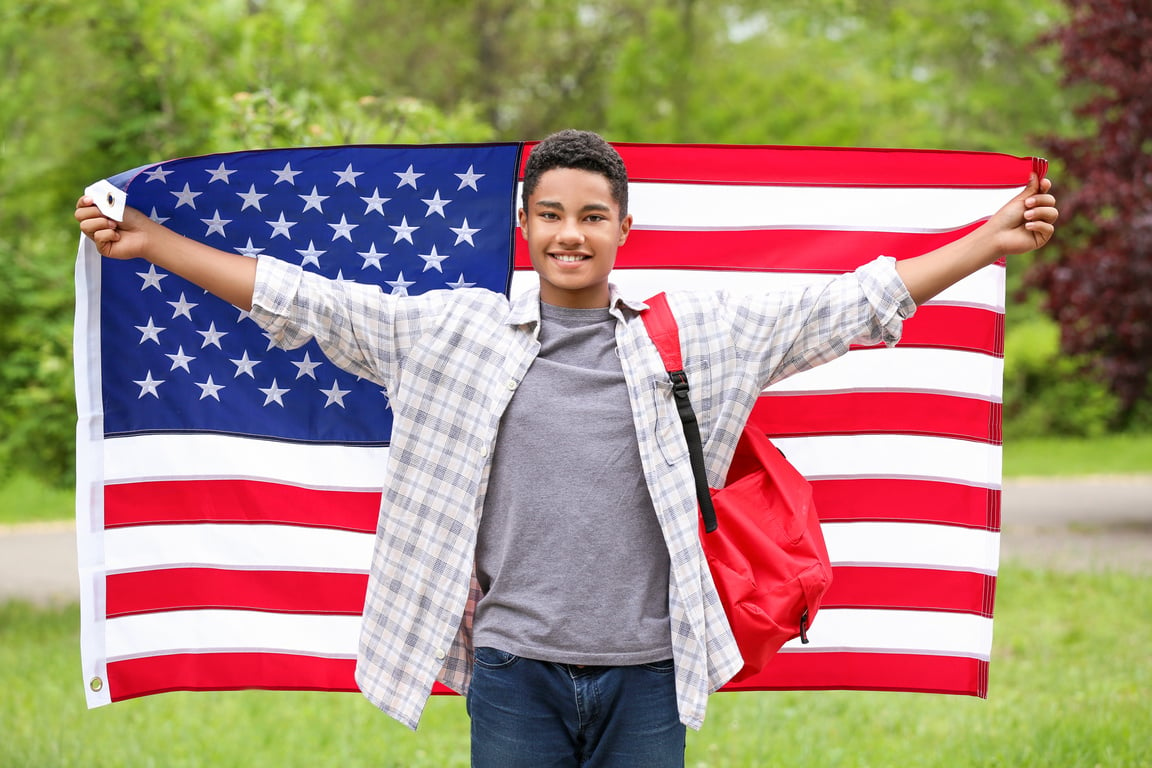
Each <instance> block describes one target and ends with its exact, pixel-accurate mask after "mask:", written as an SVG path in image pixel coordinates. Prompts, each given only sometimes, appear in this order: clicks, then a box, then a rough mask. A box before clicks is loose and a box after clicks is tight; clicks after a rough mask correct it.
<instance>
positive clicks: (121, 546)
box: [105, 522, 999, 573]
mask: <svg viewBox="0 0 1152 768" xmlns="http://www.w3.org/2000/svg"><path fill="white" fill-rule="evenodd" d="M822 527H823V530H824V538H825V541H826V542H827V544H828V552H829V555H830V557H831V559H832V562H833V563H834V564H836V565H878V566H890V567H911V568H939V569H945V570H969V571H978V572H981V573H995V572H996V568H997V564H998V549H999V538H998V536H997V534H995V533H993V532H989V531H981V530H972V529H968V528H960V527H957V526H950V525H932V524H929V523H903V522H893V523H879V522H847V523H825V524H824V525H823V526H822ZM372 543H373V537H372V535H371V534H368V533H354V532H348V531H335V530H326V529H322V528H302V527H299V526H289V525H266V524H251V525H234V524H230V525H218V524H213V523H207V524H201V523H196V524H187V525H142V526H133V527H127V528H115V529H111V530H109V531H108V532H107V533H106V534H105V551H106V553H107V556H108V560H107V568H108V571H109V572H110V573H116V572H121V571H139V570H145V569H151V568H170V567H181V566H201V567H220V568H250V569H273V570H290V571H331V572H341V573H367V572H368V565H369V563H370V561H371V556H372Z"/></svg>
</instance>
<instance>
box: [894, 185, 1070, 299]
mask: <svg viewBox="0 0 1152 768" xmlns="http://www.w3.org/2000/svg"><path fill="white" fill-rule="evenodd" d="M1051 187H1052V182H1051V181H1050V180H1049V179H1047V178H1045V179H1038V178H1037V177H1036V176H1035V175H1033V176H1032V179H1031V181H1030V182H1029V184H1028V187H1027V188H1026V189H1025V190H1024V191H1023V192H1021V193H1020V194H1019V195H1017V196H1016V197H1015V198H1013V199H1012V200H1011V201H1009V202H1008V204H1007V205H1005V206H1004V207H1003V208H1001V209H1000V210H999V211H998V212H996V214H995V215H993V216H992V218H990V219H989V220H988V221H987V222H985V223H984V225H983V226H981V227H980V228H979V229H976V230H973V231H972V232H970V233H969V234H967V235H965V236H964V237H962V238H960V239H959V240H954V241H953V242H951V243H949V244H948V245H945V246H943V247H941V248H938V249H936V250H935V251H931V252H929V253H926V254H924V255H923V256H917V257H915V258H911V259H904V260H903V261H900V262H897V264H896V271H897V272H898V273H899V274H900V278H901V279H902V280H903V281H904V284H905V285H906V286H907V287H908V292H909V293H910V294H911V295H912V299H913V300H914V301H915V302H916V303H917V304H923V303H924V302H926V301H928V300H929V299H931V298H932V297H933V296H935V295H936V294H938V293H940V292H941V291H943V290H944V289H945V288H947V287H949V286H951V285H952V284H954V283H956V282H958V281H960V280H962V279H963V278H965V277H967V276H968V275H971V274H972V273H973V272H976V271H977V270H979V269H982V268H983V267H986V266H988V265H989V264H994V263H996V261H997V260H999V259H1000V258H1002V257H1004V256H1012V255H1014V254H1017V253H1026V252H1028V251H1032V250H1036V249H1037V248H1040V247H1042V246H1043V245H1044V244H1045V243H1047V242H1048V241H1049V240H1050V239H1051V238H1052V233H1053V232H1054V231H1055V225H1056V219H1057V217H1058V216H1059V212H1058V211H1057V210H1056V198H1055V197H1053V196H1052V195H1051V194H1050V193H1049V190H1050V189H1051Z"/></svg>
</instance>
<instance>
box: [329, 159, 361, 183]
mask: <svg viewBox="0 0 1152 768" xmlns="http://www.w3.org/2000/svg"><path fill="white" fill-rule="evenodd" d="M332 173H334V174H336V177H337V178H338V179H340V181H338V182H336V186H340V185H341V184H350V185H351V186H352V187H353V188H355V187H356V177H357V176H363V175H364V173H363V172H362V171H354V170H352V163H348V167H347V168H345V169H344V170H342V171H332Z"/></svg>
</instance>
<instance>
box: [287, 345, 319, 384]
mask: <svg viewBox="0 0 1152 768" xmlns="http://www.w3.org/2000/svg"><path fill="white" fill-rule="evenodd" d="M292 365H294V366H296V378H298V379H299V378H301V377H302V376H307V377H308V378H310V379H312V380H315V379H316V373H315V370H316V369H317V368H319V367H320V366H321V365H323V363H321V362H316V361H313V360H312V358H311V356H310V355H309V354H308V353H307V352H305V353H304V359H303V360H301V361H300V362H296V361H295V360H293V361H292Z"/></svg>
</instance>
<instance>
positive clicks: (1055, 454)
mask: <svg viewBox="0 0 1152 768" xmlns="http://www.w3.org/2000/svg"><path fill="white" fill-rule="evenodd" d="M1125 474H1152V434H1148V435H1111V436H1107V437H1101V438H1095V439H1091V440H1076V439H1044V440H1012V439H1009V440H1008V441H1007V442H1006V444H1005V446H1004V476H1005V477H1008V478H1012V477H1072V476H1080V475H1125ZM73 515H74V507H73V493H72V491H71V490H70V489H59V488H50V487H48V486H46V485H44V484H43V483H41V482H40V481H38V480H35V479H33V478H30V477H28V476H26V475H17V476H14V477H11V478H9V479H8V480H7V481H6V482H0V526H2V525H11V524H15V523H27V522H42V521H58V520H68V519H70V518H71V517H72V516H73Z"/></svg>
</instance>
